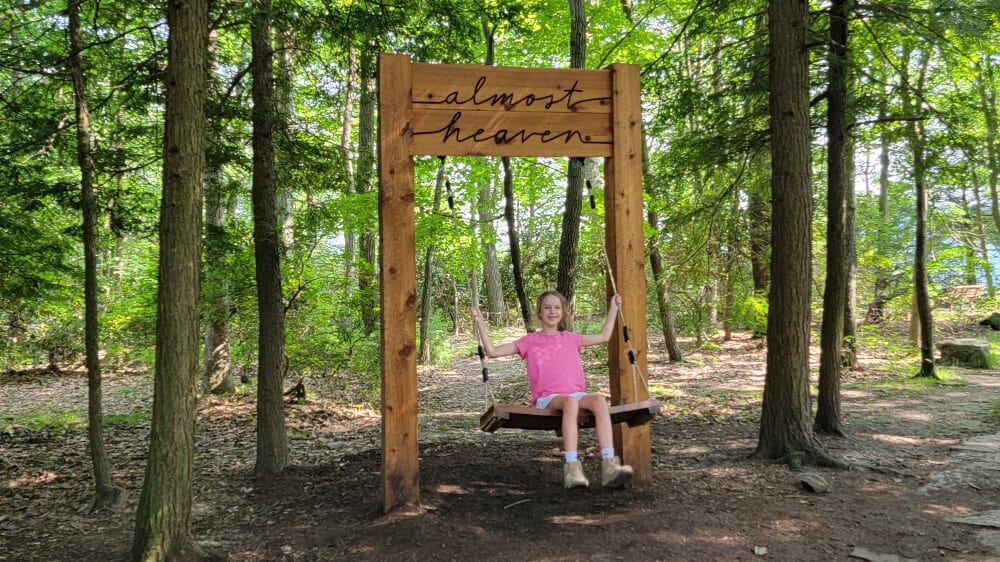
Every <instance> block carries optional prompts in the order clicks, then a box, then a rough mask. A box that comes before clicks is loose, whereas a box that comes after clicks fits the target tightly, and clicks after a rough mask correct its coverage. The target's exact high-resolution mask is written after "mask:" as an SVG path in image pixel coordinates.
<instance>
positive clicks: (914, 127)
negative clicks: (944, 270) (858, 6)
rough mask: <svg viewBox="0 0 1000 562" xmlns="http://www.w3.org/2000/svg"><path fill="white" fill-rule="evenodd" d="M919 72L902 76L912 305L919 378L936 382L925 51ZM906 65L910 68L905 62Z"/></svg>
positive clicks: (927, 57)
mask: <svg viewBox="0 0 1000 562" xmlns="http://www.w3.org/2000/svg"><path fill="white" fill-rule="evenodd" d="M918 59H919V65H920V66H919V68H918V71H917V78H916V81H915V82H914V81H911V80H910V79H909V78H910V77H909V72H908V71H907V69H906V67H905V66H904V74H903V76H902V78H903V83H904V84H905V86H906V87H905V89H904V94H903V105H904V110H905V111H906V113H907V114H908V115H909V116H911V117H912V118H911V119H910V121H909V129H908V131H907V133H908V134H907V137H908V139H907V140H908V142H909V145H910V152H911V155H912V159H913V161H912V165H913V188H914V196H915V197H916V199H917V205H916V211H917V212H916V220H917V223H916V226H917V228H916V234H915V238H916V239H915V244H914V251H913V303H914V306H915V312H916V318H917V321H918V326H919V327H920V330H919V334H920V338H919V339H920V370H919V371H918V375H919V376H922V377H931V378H937V374H936V373H935V372H934V343H933V339H934V325H933V317H932V314H931V298H930V288H929V287H928V283H929V279H928V277H927V199H928V193H927V186H926V181H925V174H926V153H925V145H926V142H927V138H926V135H925V133H924V123H923V112H922V110H921V103H922V102H921V101H919V100H920V99H921V98H922V97H923V94H924V82H925V79H926V77H927V69H928V66H929V59H930V55H929V53H928V52H927V51H926V50H921V51H920V53H919V56H918ZM904 64H908V61H906V62H905V63H904Z"/></svg>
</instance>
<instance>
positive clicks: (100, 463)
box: [67, 0, 123, 509]
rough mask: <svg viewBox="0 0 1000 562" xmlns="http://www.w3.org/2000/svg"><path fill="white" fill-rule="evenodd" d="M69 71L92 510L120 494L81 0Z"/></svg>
mask: <svg viewBox="0 0 1000 562" xmlns="http://www.w3.org/2000/svg"><path fill="white" fill-rule="evenodd" d="M68 12H69V26H68V27H67V31H68V33H69V59H68V60H69V71H70V75H71V76H72V77H73V100H74V105H75V107H76V154H77V160H78V162H79V164H80V202H81V207H82V209H83V255H84V298H83V300H84V349H85V353H86V363H87V437H88V439H89V441H90V461H91V464H92V465H93V467H94V485H95V488H96V490H95V491H96V494H95V496H94V501H93V502H92V507H93V508H94V509H98V508H102V507H108V506H113V505H116V504H118V503H119V502H120V501H121V500H122V492H123V491H122V489H121V488H117V487H115V485H114V483H113V482H112V479H111V462H110V461H109V460H108V452H107V448H106V447H105V446H104V416H103V414H102V404H101V403H102V393H101V360H100V357H99V351H100V343H99V339H100V338H99V333H98V332H99V322H98V303H97V292H98V286H97V234H96V231H97V210H96V209H95V202H94V199H95V197H94V173H95V165H94V155H93V150H92V146H93V142H92V139H91V135H90V109H89V108H88V104H87V88H86V81H85V78H84V65H83V40H82V38H81V35H82V32H81V30H80V0H70V2H69V7H68Z"/></svg>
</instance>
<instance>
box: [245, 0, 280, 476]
mask: <svg viewBox="0 0 1000 562" xmlns="http://www.w3.org/2000/svg"><path fill="white" fill-rule="evenodd" d="M250 37H251V44H252V50H253V61H252V62H251V67H252V70H253V219H254V220H253V225H254V226H253V239H254V261H255V263H256V272H257V309H258V315H259V330H258V335H257V342H258V360H257V362H258V364H257V385H258V386H257V459H256V464H255V465H254V472H255V473H256V474H261V475H274V474H280V473H281V472H282V471H283V470H284V469H285V467H286V466H287V465H288V437H287V435H286V434H285V402H284V396H283V387H284V378H285V369H286V368H287V358H286V357H285V307H284V295H283V294H282V291H281V240H280V238H279V229H280V225H279V224H278V213H277V205H278V200H277V197H278V195H277V190H278V180H277V174H276V171H275V157H274V132H275V125H276V122H277V116H276V114H275V111H274V70H273V69H274V50H273V49H272V47H271V0H255V2H254V12H253V18H252V19H251V29H250Z"/></svg>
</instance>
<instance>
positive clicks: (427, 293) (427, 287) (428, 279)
mask: <svg viewBox="0 0 1000 562" xmlns="http://www.w3.org/2000/svg"><path fill="white" fill-rule="evenodd" d="M444 170H445V168H444V158H443V157H442V158H441V165H440V166H438V172H437V181H435V182H434V206H433V207H431V209H432V210H431V214H432V215H434V214H435V213H437V212H438V209H440V208H441V192H442V191H443V190H444V181H445V177H444ZM433 286H434V244H428V245H427V250H426V251H425V252H424V286H423V289H422V290H421V292H420V310H419V311H417V316H418V317H419V318H420V355H419V360H420V362H421V363H423V364H425V365H426V364H428V363H430V362H431V344H430V339H429V337H428V335H429V334H430V324H431V295H432V294H433V291H432V288H433Z"/></svg>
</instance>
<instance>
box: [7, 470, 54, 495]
mask: <svg viewBox="0 0 1000 562" xmlns="http://www.w3.org/2000/svg"><path fill="white" fill-rule="evenodd" d="M58 479H59V475H58V474H56V473H55V472H51V471H48V470H47V471H45V472H42V473H41V474H35V475H30V474H26V475H24V476H21V477H20V478H12V479H10V480H8V481H7V484H6V486H5V487H6V488H7V489H11V490H12V489H14V488H21V487H23V486H34V485H38V484H47V483H49V482H55V481H56V480H58Z"/></svg>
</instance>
